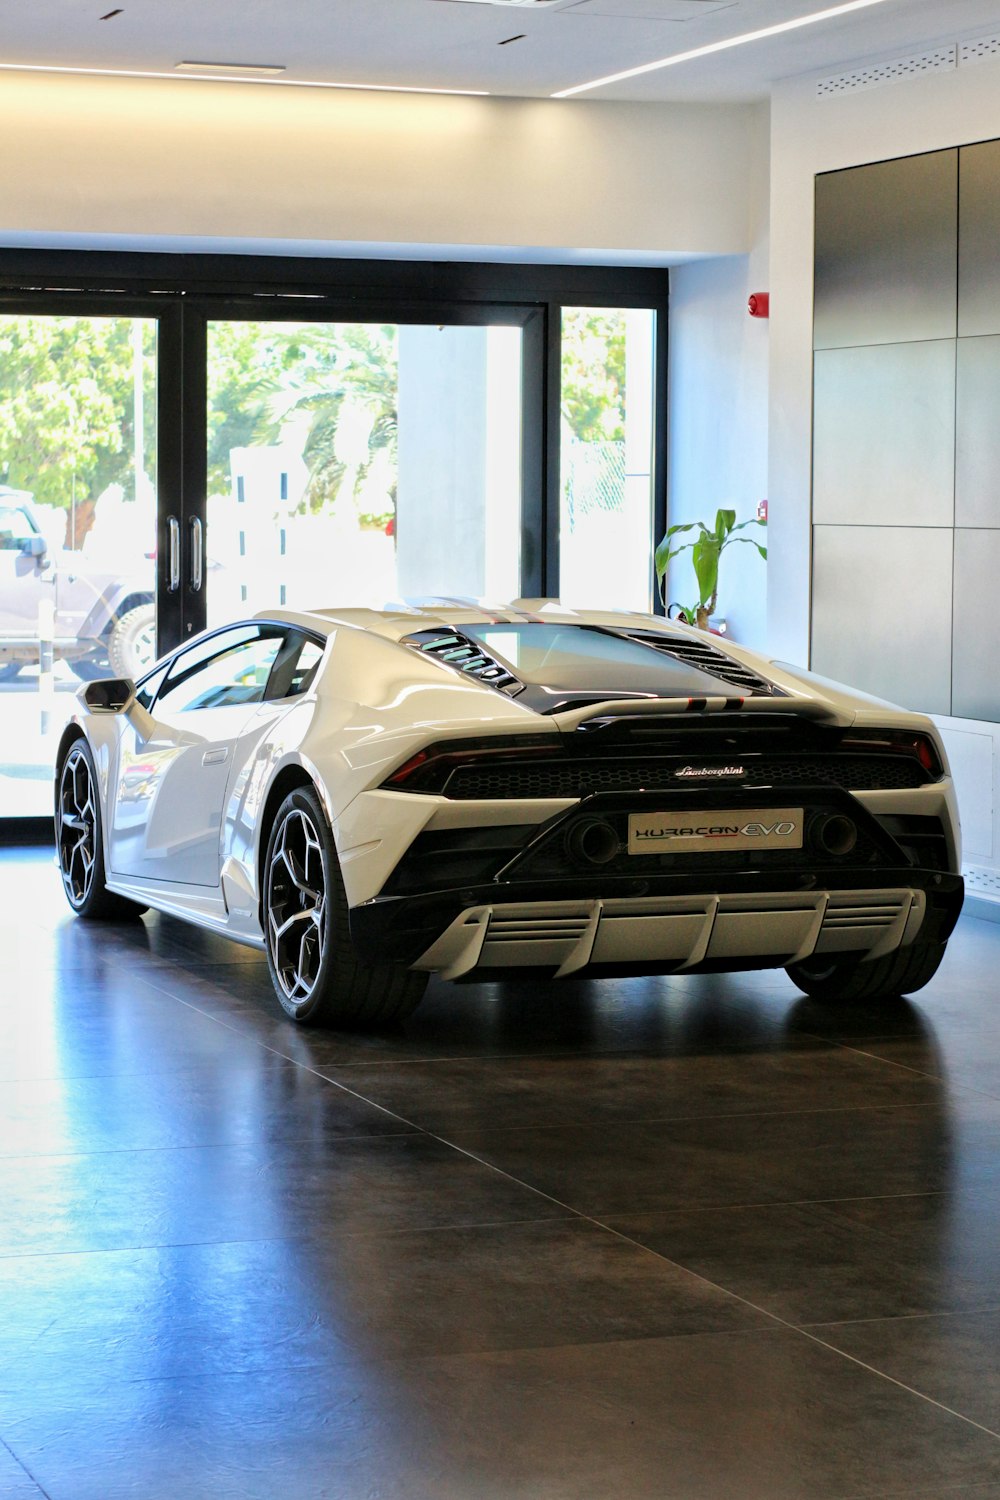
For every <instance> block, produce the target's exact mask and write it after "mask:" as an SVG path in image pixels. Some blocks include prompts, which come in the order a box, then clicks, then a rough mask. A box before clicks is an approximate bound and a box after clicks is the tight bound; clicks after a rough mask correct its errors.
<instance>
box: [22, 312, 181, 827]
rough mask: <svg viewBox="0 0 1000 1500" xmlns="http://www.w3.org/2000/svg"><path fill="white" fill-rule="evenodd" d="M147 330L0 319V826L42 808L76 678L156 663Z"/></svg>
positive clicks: (120, 323)
mask: <svg viewBox="0 0 1000 1500" xmlns="http://www.w3.org/2000/svg"><path fill="white" fill-rule="evenodd" d="M155 551H156V322H155V321H154V320H153V319H150V318H130V317H94V316H89V315H87V316H51V315H44V314H42V315H35V314H30V313H29V314H24V313H22V314H8V315H0V736H2V738H0V745H2V749H0V818H3V817H9V816H18V815H21V816H23V815H29V816H30V815H35V814H47V813H49V812H51V809H52V762H53V758H54V755H55V748H56V742H57V736H58V733H59V732H60V730H61V728H62V726H63V724H64V723H65V720H66V718H67V715H68V713H69V711H70V709H71V707H72V705H73V693H74V691H75V690H76V689H77V688H79V686H80V683H81V682H86V681H88V680H90V679H92V678H94V677H101V676H105V677H106V676H109V675H114V674H119V673H120V674H124V675H128V676H132V677H136V676H138V675H139V674H140V672H141V671H142V670H143V668H144V667H145V666H146V665H148V664H149V663H150V662H151V661H152V660H153V659H154V654H155V605H154V595H155V567H154V557H155Z"/></svg>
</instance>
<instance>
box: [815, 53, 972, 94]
mask: <svg viewBox="0 0 1000 1500" xmlns="http://www.w3.org/2000/svg"><path fill="white" fill-rule="evenodd" d="M957 54H958V48H957V46H956V45H955V43H952V44H951V45H950V46H947V47H932V48H930V49H929V50H928V51H926V52H914V53H913V55H912V56H911V57H895V58H893V59H892V61H891V62H882V63H872V64H871V65H870V66H868V67H864V68H852V69H851V70H850V72H849V73H837V74H835V75H834V76H833V77H831V78H821V79H820V80H819V82H818V83H817V85H816V93H817V96H818V97H819V98H820V99H830V98H833V97H834V96H836V95H838V94H856V93H859V92H860V90H861V89H874V88H878V87H879V86H880V85H881V84H884V83H903V82H905V81H906V79H908V78H922V77H923V76H924V75H925V74H926V73H951V72H954V70H955V68H956V67H957V66H958V57H957Z"/></svg>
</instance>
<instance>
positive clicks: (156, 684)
mask: <svg viewBox="0 0 1000 1500" xmlns="http://www.w3.org/2000/svg"><path fill="white" fill-rule="evenodd" d="M168 669H169V663H168V664H167V666H166V667H160V668H159V669H158V670H157V671H155V672H150V674H149V676H148V677H144V678H143V679H142V681H141V682H140V684H139V686H138V687H137V688H136V690H135V701H136V703H139V704H141V705H142V707H143V708H145V709H146V710H147V711H148V710H149V709H151V708H152V706H153V699H154V698H155V697H156V695H157V693H158V692H159V691H160V683H161V682H162V681H163V679H164V677H166V675H167V671H168Z"/></svg>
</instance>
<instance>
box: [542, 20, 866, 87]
mask: <svg viewBox="0 0 1000 1500" xmlns="http://www.w3.org/2000/svg"><path fill="white" fill-rule="evenodd" d="M884 4H885V0H846V3H844V4H841V5H832V6H829V7H828V8H827V9H826V10H817V11H813V12H812V13H811V15H808V16H796V17H795V19H794V20H791V21H780V22H778V23H777V24H776V25H774V26H764V27H761V29H760V30H759V31H744V32H742V33H741V35H739V36H730V37H726V38H725V39H724V40H723V41H721V42H709V43H708V44H707V45H706V46H704V47H692V48H691V50H690V51H689V52H675V53H673V55H672V56H670V57H661V58H660V59H659V60H658V61H657V62H649V63H642V64H640V66H639V67H637V68H626V69H624V71H623V72H621V73H609V74H608V75H607V77H606V78H595V79H594V80H593V82H592V83H578V84H575V85H574V87H573V88H570V89H560V90H559V92H558V93H556V94H553V95H552V98H553V99H569V98H570V97H571V96H572V95H573V94H583V93H586V92H587V90H588V89H600V88H605V87H606V86H607V85H608V84H609V83H621V82H622V80H623V79H625V78H638V77H639V75H640V74H642V73H655V72H657V70H658V69H660V68H673V67H676V66H677V64H678V63H684V62H692V61H693V60H694V59H695V58H696V57H711V56H712V55H713V54H714V53H716V52H728V51H729V49H730V48H731V47H745V46H746V45H747V43H748V42H763V41H765V40H766V39H767V38H768V37H772V36H781V35H782V34H783V33H784V32H786V31H798V30H799V29H800V28H801V27H803V26H815V25H817V24H818V23H819V22H820V21H833V20H836V18H837V17H838V16H847V15H850V14H851V13H852V12H853V11H856V10H867V9H868V7H869V6H871V5H884Z"/></svg>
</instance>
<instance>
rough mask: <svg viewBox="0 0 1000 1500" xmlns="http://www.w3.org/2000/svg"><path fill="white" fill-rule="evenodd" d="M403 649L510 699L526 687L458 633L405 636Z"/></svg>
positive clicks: (466, 637) (435, 632)
mask: <svg viewBox="0 0 1000 1500" xmlns="http://www.w3.org/2000/svg"><path fill="white" fill-rule="evenodd" d="M400 645H401V646H409V647H411V648H412V649H413V650H414V651H419V652H420V653H421V655H423V656H433V657H434V659H435V661H440V662H444V663H445V665H446V666H449V667H455V668H456V669H457V670H458V671H459V672H464V673H465V675H466V676H467V677H474V678H475V679H476V681H477V682H482V683H485V685H486V686H487V687H491V688H496V689H497V690H498V691H499V692H501V693H506V694H508V696H510V697H513V695H514V694H515V693H519V692H520V691H521V689H522V688H523V686H524V684H523V683H522V682H520V681H519V680H518V679H517V678H516V677H515V676H514V674H513V672H508V670H507V668H506V667H502V666H501V665H500V663H499V662H498V661H497V659H496V657H495V656H491V655H490V654H489V652H488V651H484V650H483V648H482V646H480V645H478V644H477V642H475V641H473V640H470V639H469V637H468V636H467V635H463V634H462V633H461V631H458V630H417V631H415V632H414V633H413V635H408V636H405V637H404V638H403V640H402V641H400Z"/></svg>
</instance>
